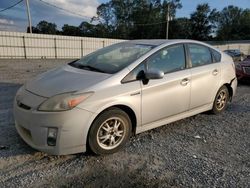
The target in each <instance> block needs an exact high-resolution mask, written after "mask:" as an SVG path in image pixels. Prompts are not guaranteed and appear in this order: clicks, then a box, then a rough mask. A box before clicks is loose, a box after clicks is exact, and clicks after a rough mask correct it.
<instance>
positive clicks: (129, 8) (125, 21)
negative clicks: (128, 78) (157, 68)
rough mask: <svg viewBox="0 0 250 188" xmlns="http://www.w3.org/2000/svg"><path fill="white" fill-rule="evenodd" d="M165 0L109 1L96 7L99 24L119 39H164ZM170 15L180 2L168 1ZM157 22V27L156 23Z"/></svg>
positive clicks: (173, 13) (96, 19)
mask: <svg viewBox="0 0 250 188" xmlns="http://www.w3.org/2000/svg"><path fill="white" fill-rule="evenodd" d="M167 3H168V1H166V0H164V1H161V0H134V1H132V0H123V1H117V0H110V1H109V2H107V3H103V4H101V5H100V6H99V7H98V8H97V16H96V17H94V18H93V21H98V22H99V24H100V25H103V26H104V27H105V28H106V29H107V30H106V31H107V32H110V31H111V33H112V34H116V36H118V37H119V38H126V39H136V38H162V37H165V28H166V25H165V23H163V22H165V21H166V13H167V12H166V11H167ZM169 3H170V7H171V11H170V14H171V15H172V17H174V15H175V12H176V9H178V8H181V3H180V0H171V1H170V2H169ZM155 23H158V24H155Z"/></svg>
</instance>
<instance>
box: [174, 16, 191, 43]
mask: <svg viewBox="0 0 250 188" xmlns="http://www.w3.org/2000/svg"><path fill="white" fill-rule="evenodd" d="M170 26H171V27H170V28H169V33H170V34H169V38H171V39H188V38H191V27H190V26H191V21H190V19H189V18H185V17H184V18H177V19H174V20H173V21H171V22H170Z"/></svg>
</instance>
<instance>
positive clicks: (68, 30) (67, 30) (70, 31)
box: [61, 24, 81, 36]
mask: <svg viewBox="0 0 250 188" xmlns="http://www.w3.org/2000/svg"><path fill="white" fill-rule="evenodd" d="M61 33H62V34H63V35H69V36H81V31H80V28H79V27H76V26H72V25H68V24H64V25H63V27H62V32H61Z"/></svg>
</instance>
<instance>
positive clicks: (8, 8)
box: [0, 0, 23, 12]
mask: <svg viewBox="0 0 250 188" xmlns="http://www.w3.org/2000/svg"><path fill="white" fill-rule="evenodd" d="M22 1H23V0H20V1H18V2H16V3H15V4H13V5H11V6H9V7H7V8H4V9H2V10H0V12H3V11H6V10H9V9H11V8H13V7H15V6H16V5H18V4H19V3H21V2H22Z"/></svg>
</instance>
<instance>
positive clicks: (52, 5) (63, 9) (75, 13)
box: [37, 0, 90, 19]
mask: <svg viewBox="0 0 250 188" xmlns="http://www.w3.org/2000/svg"><path fill="white" fill-rule="evenodd" d="M37 1H40V2H42V3H44V4H46V5H47V6H51V7H54V8H57V9H59V10H62V11H64V12H68V13H70V14H74V15H77V16H80V17H83V18H85V19H86V18H87V19H90V18H89V17H87V16H84V15H82V14H79V13H77V12H73V11H71V10H68V9H65V8H62V7H58V6H56V5H54V4H52V3H49V2H47V1H43V0H37Z"/></svg>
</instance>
